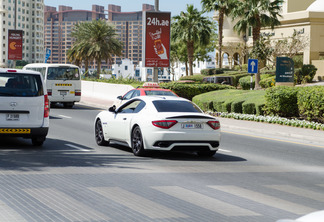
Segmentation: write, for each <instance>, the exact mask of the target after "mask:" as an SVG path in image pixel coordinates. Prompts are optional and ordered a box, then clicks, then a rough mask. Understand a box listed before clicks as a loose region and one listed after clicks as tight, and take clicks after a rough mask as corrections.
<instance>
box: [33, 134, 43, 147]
mask: <svg viewBox="0 0 324 222" xmlns="http://www.w3.org/2000/svg"><path fill="white" fill-rule="evenodd" d="M45 139H46V138H45V137H44V136H40V137H33V138H32V144H33V145H34V146H42V145H43V143H44V141H45Z"/></svg>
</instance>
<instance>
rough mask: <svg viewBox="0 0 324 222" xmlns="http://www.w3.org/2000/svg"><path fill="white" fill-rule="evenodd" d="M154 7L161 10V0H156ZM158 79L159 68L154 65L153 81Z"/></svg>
mask: <svg viewBox="0 0 324 222" xmlns="http://www.w3.org/2000/svg"><path fill="white" fill-rule="evenodd" d="M154 9H155V11H156V12H158V11H159V0H155V3H154ZM158 81H159V68H158V67H154V70H153V82H158Z"/></svg>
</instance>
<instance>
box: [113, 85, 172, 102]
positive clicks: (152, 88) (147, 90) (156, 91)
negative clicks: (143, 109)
mask: <svg viewBox="0 0 324 222" xmlns="http://www.w3.org/2000/svg"><path fill="white" fill-rule="evenodd" d="M136 96H178V95H177V94H176V93H174V92H173V91H172V90H170V89H162V88H160V86H159V84H158V83H151V82H147V83H144V84H143V87H141V88H136V89H131V90H129V91H128V92H127V93H125V95H123V96H118V97H117V101H115V102H114V103H113V105H115V106H116V107H119V106H121V105H122V104H124V103H125V102H127V101H128V100H130V99H132V98H134V97H136Z"/></svg>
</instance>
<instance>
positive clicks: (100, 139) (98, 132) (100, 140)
mask: <svg viewBox="0 0 324 222" xmlns="http://www.w3.org/2000/svg"><path fill="white" fill-rule="evenodd" d="M95 139H96V143H97V144H98V145H99V146H108V145H109V141H106V140H105V137H104V134H103V129H102V124H101V120H100V119H98V120H97V122H96V125H95Z"/></svg>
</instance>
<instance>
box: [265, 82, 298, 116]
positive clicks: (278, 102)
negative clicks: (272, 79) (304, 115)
mask: <svg viewBox="0 0 324 222" xmlns="http://www.w3.org/2000/svg"><path fill="white" fill-rule="evenodd" d="M297 92H298V89H297V88H295V87H289V86H276V87H272V88H268V89H267V90H266V93H265V101H266V102H265V113H266V115H274V116H281V117H297V116H298V106H297Z"/></svg>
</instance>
